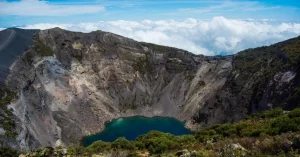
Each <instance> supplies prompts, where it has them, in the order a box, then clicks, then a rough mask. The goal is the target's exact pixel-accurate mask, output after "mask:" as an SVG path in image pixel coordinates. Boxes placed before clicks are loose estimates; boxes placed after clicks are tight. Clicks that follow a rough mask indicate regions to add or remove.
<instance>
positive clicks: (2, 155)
mask: <svg viewBox="0 0 300 157" xmlns="http://www.w3.org/2000/svg"><path fill="white" fill-rule="evenodd" d="M18 156H19V153H18V152H17V151H16V150H13V149H11V148H9V147H0V157H18Z"/></svg>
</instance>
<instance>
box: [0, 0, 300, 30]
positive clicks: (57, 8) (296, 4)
mask: <svg viewBox="0 0 300 157" xmlns="http://www.w3.org/2000/svg"><path fill="white" fill-rule="evenodd" d="M0 7H1V9H0V27H12V26H23V25H28V24H34V23H49V22H50V23H51V22H55V23H62V22H64V23H66V22H68V23H78V22H95V21H112V20H144V19H149V20H166V19H174V20H183V19H186V18H195V19H202V20H205V19H211V18H213V17H216V16H223V17H226V18H231V19H273V20H277V21H280V22H282V21H285V22H298V21H299V20H300V1H299V0H260V1H251V0H247V1H246V0H239V1H237V0H173V1H171V0H165V1H161V0H86V1H80V0H48V1H37V0H0Z"/></svg>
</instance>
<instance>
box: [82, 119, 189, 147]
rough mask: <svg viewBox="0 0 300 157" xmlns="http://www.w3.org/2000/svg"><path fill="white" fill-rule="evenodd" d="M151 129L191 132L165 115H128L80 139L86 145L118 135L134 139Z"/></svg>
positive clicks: (110, 140)
mask: <svg viewBox="0 0 300 157" xmlns="http://www.w3.org/2000/svg"><path fill="white" fill-rule="evenodd" d="M151 130H157V131H161V132H165V133H171V134H173V135H184V134H191V133H192V132H191V131H190V130H188V129H187V128H185V127H184V123H182V122H180V121H178V120H176V119H174V118H165V117H153V118H147V117H141V116H135V117H129V118H120V119H117V120H113V121H111V122H109V123H107V124H106V126H105V129H104V130H103V131H102V132H100V133H97V134H95V135H92V136H86V137H84V138H83V140H82V145H83V146H88V145H90V144H92V143H93V142H95V141H98V140H102V141H106V142H112V141H114V140H116V139H117V138H118V137H125V138H126V139H128V140H135V139H136V138H137V137H138V136H139V135H142V134H146V133H148V132H149V131H151Z"/></svg>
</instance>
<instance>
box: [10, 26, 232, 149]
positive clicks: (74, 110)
mask: <svg viewBox="0 0 300 157" xmlns="http://www.w3.org/2000/svg"><path fill="white" fill-rule="evenodd" d="M38 39H39V40H40V41H42V42H43V43H44V46H47V47H49V48H50V49H51V50H52V51H53V55H51V56H42V55H40V54H43V53H41V52H37V51H39V50H35V49H34V48H32V49H30V50H29V51H28V52H26V53H25V54H24V55H23V56H22V57H21V58H20V59H18V60H17V61H16V63H15V64H14V66H13V67H12V71H11V73H10V75H9V77H8V78H7V80H6V84H7V86H8V87H9V88H10V89H12V90H15V91H18V93H19V98H18V100H15V101H14V102H13V103H12V104H11V105H10V107H11V108H13V109H14V112H13V113H14V114H15V115H16V116H17V117H18V118H19V119H20V121H22V124H21V125H22V127H23V129H24V130H26V132H27V133H29V134H30V135H32V136H33V137H34V138H35V139H36V140H37V141H38V142H39V143H40V145H43V146H55V145H58V144H65V145H69V144H79V141H80V139H81V138H82V137H83V136H86V135H89V134H94V133H96V132H99V131H101V130H102V129H104V123H105V122H107V121H110V120H112V119H114V118H118V117H126V116H134V115H143V116H149V117H151V116H170V117H175V118H177V119H179V120H182V121H186V122H187V123H188V124H192V123H191V121H192V116H193V115H194V114H195V113H196V112H197V111H198V110H199V109H201V108H202V107H203V106H204V105H205V101H206V100H209V99H210V98H212V97H214V96H215V93H216V92H215V91H217V90H218V89H220V88H221V87H222V86H223V85H224V83H225V82H226V78H227V75H228V74H229V73H230V71H231V69H232V64H231V62H232V57H231V56H228V57H204V56H196V55H193V54H191V53H189V52H186V51H183V50H179V49H174V48H168V47H163V46H157V45H151V44H147V43H139V42H136V41H134V40H131V39H128V38H124V37H121V36H118V35H115V34H111V33H106V32H101V31H97V32H92V33H88V34H84V33H76V32H68V31H64V30H61V29H51V30H45V31H41V32H40V33H39V34H38ZM29 56H31V58H30V57H29Z"/></svg>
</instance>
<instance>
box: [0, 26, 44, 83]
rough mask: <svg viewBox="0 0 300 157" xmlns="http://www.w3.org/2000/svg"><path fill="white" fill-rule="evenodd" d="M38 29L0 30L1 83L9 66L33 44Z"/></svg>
mask: <svg viewBox="0 0 300 157" xmlns="http://www.w3.org/2000/svg"><path fill="white" fill-rule="evenodd" d="M36 32H38V30H23V29H18V28H10V29H6V30H3V31H0V55H1V57H0V84H1V83H3V81H4V79H5V77H6V75H7V73H8V67H9V66H10V65H11V64H12V63H13V62H14V61H15V60H16V59H17V57H18V56H20V55H21V54H22V53H24V51H25V49H26V48H28V46H29V45H32V44H33V40H32V37H33V34H35V33H36Z"/></svg>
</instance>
